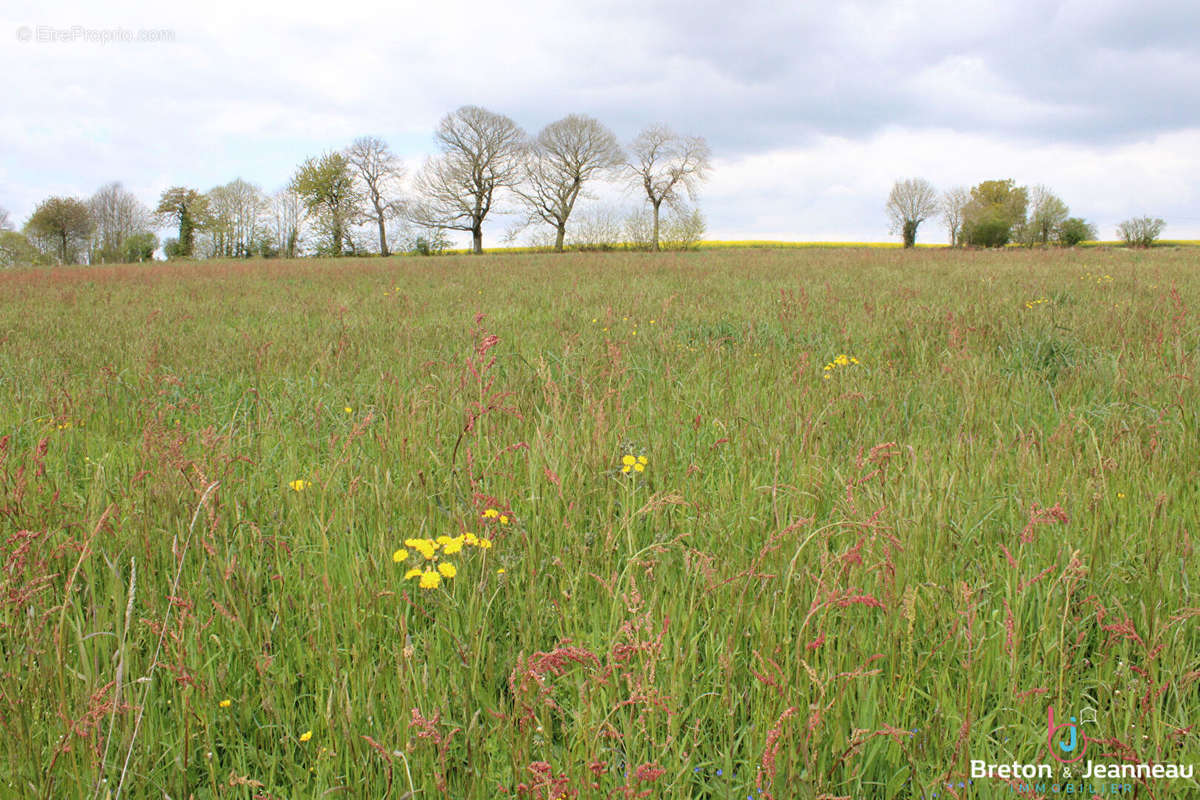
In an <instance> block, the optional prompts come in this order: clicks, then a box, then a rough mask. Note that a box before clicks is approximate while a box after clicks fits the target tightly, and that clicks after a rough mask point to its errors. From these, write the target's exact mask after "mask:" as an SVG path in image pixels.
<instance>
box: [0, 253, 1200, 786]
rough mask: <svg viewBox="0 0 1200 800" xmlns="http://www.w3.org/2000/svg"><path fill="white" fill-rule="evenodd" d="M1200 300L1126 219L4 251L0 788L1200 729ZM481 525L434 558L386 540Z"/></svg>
mask: <svg viewBox="0 0 1200 800" xmlns="http://www.w3.org/2000/svg"><path fill="white" fill-rule="evenodd" d="M1106 277H1107V280H1105V278H1106ZM1198 289H1200V278H1198V277H1197V274H1196V263H1195V260H1194V258H1192V257H1191V256H1189V255H1188V251H1154V252H1140V253H1139V252H1128V251H1106V250H1088V251H1079V252H1003V253H973V252H950V251H943V250H918V251H915V252H903V251H899V250H890V249H880V250H795V251H784V250H772V251H757V250H744V251H740V250H738V251H735V250H730V251H710V252H700V253H686V254H680V253H663V254H654V255H652V254H639V253H610V254H570V255H568V256H561V257H555V256H552V255H533V254H531V255H509V256H504V257H500V256H495V257H493V256H485V257H478V258H458V257H447V258H441V259H433V260H413V259H394V260H383V259H373V260H363V261H353V260H342V261H326V262H313V261H304V262H279V263H257V264H240V263H216V264H213V263H207V264H196V265H156V266H144V267H111V268H87V269H63V270H44V271H25V272H13V273H9V274H5V275H2V276H0V298H2V302H0V341H2V343H3V346H2V348H0V437H2V438H0V511H2V514H0V519H2V523H0V525H2V527H3V531H2V535H0V540H2V547H3V554H2V555H3V567H4V570H3V574H2V576H0V647H2V649H3V665H2V666H0V796H4V797H45V798H89V797H110V796H116V795H118V788H117V787H118V786H120V787H121V788H120V791H119V796H120V797H129V798H134V797H164V796H169V797H174V798H184V797H195V798H207V797H231V798H252V797H253V798H285V797H286V798H296V797H327V796H329V797H333V796H346V797H387V798H402V797H406V796H409V793H412V796H414V797H418V798H420V797H450V798H498V797H499V798H503V797H521V798H543V799H547V800H548V799H550V798H560V797H581V798H600V797H605V798H607V797H671V798H730V797H754V798H758V797H775V798H780V800H782V799H783V798H797V797H805V798H806V797H847V798H865V797H869V798H876V797H879V798H925V797H932V796H933V794H934V793H938V794H939V796H940V797H990V796H993V794H991V793H995V794H997V795H998V794H999V793H1001V792H1002V791H1004V793H1005V794H1007V791H1006V787H1005V786H1004V785H1003V782H1001V781H996V780H992V781H987V782H980V781H976V782H975V783H971V782H970V776H969V761H970V760H971V759H977V760H985V761H987V762H997V763H1000V762H1012V761H1021V762H1035V763H1036V762H1044V761H1047V760H1048V758H1047V755H1046V750H1045V747H1046V733H1047V732H1046V715H1047V707H1048V706H1053V707H1054V708H1055V709H1056V711H1057V713H1058V714H1059V716H1060V717H1062V716H1065V715H1066V713H1071V714H1076V713H1080V714H1083V713H1086V712H1085V711H1084V709H1085V708H1090V709H1093V710H1094V711H1095V721H1094V722H1092V721H1091V719H1092V717H1091V716H1090V715H1089V716H1087V717H1086V719H1087V720H1089V721H1088V723H1087V724H1086V725H1085V727H1084V728H1083V732H1084V734H1085V735H1087V736H1089V737H1091V739H1092V741H1091V742H1089V744H1090V747H1091V752H1092V753H1093V754H1094V755H1093V757H1096V758H1099V757H1100V756H1101V754H1109V755H1108V756H1107V759H1108V760H1118V759H1139V760H1144V761H1159V762H1194V761H1197V760H1200V757H1198V756H1200V739H1198V737H1197V734H1196V732H1195V728H1194V726H1195V719H1194V717H1195V712H1196V710H1197V709H1198V708H1200V630H1198V629H1197V625H1196V621H1197V617H1198V616H1200V603H1198V602H1197V598H1196V589H1195V588H1194V587H1196V586H1197V585H1200V569H1198V567H1197V557H1196V554H1195V549H1194V544H1195V543H1194V540H1193V538H1192V537H1193V536H1194V535H1196V520H1198V519H1200V488H1198V487H1200V480H1198V478H1200V475H1198V465H1200V459H1198V452H1200V451H1198V450H1197V412H1198V409H1200V392H1198V391H1197V386H1196V381H1197V355H1198V347H1200V322H1197V318H1196V315H1195V312H1194V305H1195V298H1196V297H1197V296H1198V293H1197V290H1198ZM1035 300H1044V301H1045V302H1040V303H1035V302H1033V301H1035ZM843 354H844V355H846V356H847V358H846V359H844V360H841V359H838V358H837V357H838V356H839V355H843ZM851 359H854V360H856V361H857V363H855V361H852V360H851ZM843 361H844V363H843ZM827 365H829V367H830V368H829V369H826V366H827ZM626 455H633V456H634V457H635V458H636V457H637V456H644V457H645V459H646V464H645V468H644V470H643V471H637V470H636V469H632V468H631V469H630V470H629V471H622V467H623V466H624V464H623V457H624V456H626ZM489 509H493V510H495V512H496V513H495V515H492V514H488V513H486V512H488V510H489ZM501 514H502V515H503V516H504V517H505V519H506V520H507V524H504V523H502V522H501V521H500V515H501ZM466 532H470V533H473V534H475V535H477V536H478V537H486V538H488V539H489V541H490V542H491V543H492V545H493V546H492V547H491V548H490V549H482V548H470V547H468V548H464V550H463V551H462V552H461V553H459V554H456V555H455V556H453V560H454V563H455V564H456V567H457V574H456V575H455V577H453V578H452V579H447V580H444V581H443V582H442V583H441V585H439V586H438V587H437V588H436V589H422V588H420V587H419V585H418V582H417V581H416V580H408V581H406V580H405V579H404V574H405V572H406V571H407V569H408V568H409V567H410V566H411V565H412V564H413V563H417V562H418V561H419V560H420V557H419V556H418V554H417V553H416V552H415V551H413V550H412V548H408V556H407V559H406V560H405V561H404V562H403V563H396V561H394V560H393V559H394V554H395V553H396V551H397V550H400V549H404V541H405V540H406V539H414V538H431V539H436V537H437V536H439V535H444V536H450V537H454V536H459V535H461V534H464V533H466ZM1064 710H1065V711H1064ZM960 782H961V783H962V784H963V785H962V788H959V783H960ZM947 784H949V788H947ZM1134 789H1135V792H1136V796H1145V797H1183V796H1188V795H1189V794H1190V793H1194V792H1198V791H1200V784H1197V783H1196V782H1195V781H1150V782H1145V783H1137V784H1136V785H1135V787H1134ZM1033 796H1036V795H1033Z"/></svg>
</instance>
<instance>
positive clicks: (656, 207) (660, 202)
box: [652, 200, 662, 253]
mask: <svg viewBox="0 0 1200 800" xmlns="http://www.w3.org/2000/svg"><path fill="white" fill-rule="evenodd" d="M653 205H654V233H653V234H652V238H653V242H654V252H656V253H657V252H658V207H659V206H660V205H662V201H661V200H659V201H658V202H657V203H654V204H653Z"/></svg>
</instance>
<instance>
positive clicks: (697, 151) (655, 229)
mask: <svg viewBox="0 0 1200 800" xmlns="http://www.w3.org/2000/svg"><path fill="white" fill-rule="evenodd" d="M629 151H630V159H629V161H628V162H627V167H628V169H629V171H630V175H631V183H632V184H633V185H634V186H637V187H640V188H641V189H643V190H644V191H645V192H646V199H647V200H648V201H649V202H650V208H651V210H652V217H653V225H652V230H651V234H650V236H651V242H652V247H653V249H655V250H658V249H659V242H658V234H659V210H660V208H661V207H662V204H663V203H664V202H666V203H667V204H668V205H675V204H677V203H679V202H681V201H682V199H683V197H682V195H683V194H686V195H687V197H688V199H689V200H692V201H695V199H696V192H697V191H698V189H699V188H700V184H701V183H702V182H703V181H704V179H705V178H706V177H708V171H709V169H710V168H711V166H712V164H711V160H712V151H711V150H709V148H708V144H707V143H706V142H705V141H704V139H703V138H701V137H699V136H679V135H678V134H676V133H675V132H673V131H672V130H671V129H670V128H668V127H667V126H666V125H651V126H650V127H649V128H646V129H645V130H643V131H642V132H641V133H639V134H638V135H637V138H635V139H634V140H633V142H632V144H630V146H629Z"/></svg>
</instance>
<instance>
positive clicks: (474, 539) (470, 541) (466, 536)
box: [463, 533, 479, 545]
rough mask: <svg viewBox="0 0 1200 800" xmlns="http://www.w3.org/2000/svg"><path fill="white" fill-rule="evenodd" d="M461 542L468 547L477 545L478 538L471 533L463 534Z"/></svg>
mask: <svg viewBox="0 0 1200 800" xmlns="http://www.w3.org/2000/svg"><path fill="white" fill-rule="evenodd" d="M463 540H464V541H465V542H466V543H467V544H469V545H476V544H479V537H478V536H476V535H475V534H473V533H464V534H463Z"/></svg>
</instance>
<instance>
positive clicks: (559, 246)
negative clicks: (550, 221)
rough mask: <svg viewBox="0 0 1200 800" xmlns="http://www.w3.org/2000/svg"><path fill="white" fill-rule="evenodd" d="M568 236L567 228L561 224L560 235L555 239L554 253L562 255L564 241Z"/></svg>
mask: <svg viewBox="0 0 1200 800" xmlns="http://www.w3.org/2000/svg"><path fill="white" fill-rule="evenodd" d="M566 236H567V226H566V225H563V224H561V223H560V224H559V226H558V233H557V234H556V235H555V237H554V252H556V253H561V252H562V251H563V240H564V239H565V238H566Z"/></svg>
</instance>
